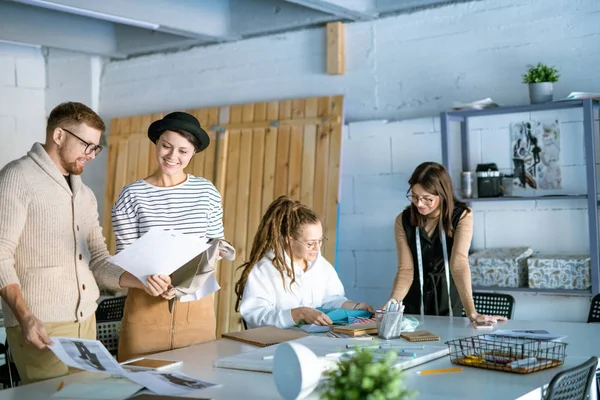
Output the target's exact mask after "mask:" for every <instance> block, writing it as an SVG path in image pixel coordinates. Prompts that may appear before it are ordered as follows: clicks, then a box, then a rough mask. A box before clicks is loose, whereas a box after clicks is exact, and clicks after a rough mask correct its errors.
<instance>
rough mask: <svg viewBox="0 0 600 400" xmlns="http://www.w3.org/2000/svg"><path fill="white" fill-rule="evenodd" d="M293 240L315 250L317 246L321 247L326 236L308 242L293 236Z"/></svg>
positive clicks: (325, 240)
mask: <svg viewBox="0 0 600 400" xmlns="http://www.w3.org/2000/svg"><path fill="white" fill-rule="evenodd" d="M294 240H295V241H297V242H300V243H302V244H303V245H305V246H306V247H308V248H309V249H310V250H317V248H319V249H320V248H322V247H323V245H324V244H325V243H326V242H327V238H326V237H323V238H321V239H319V240H315V241H314V242H310V243H306V242H303V241H302V240H298V239H296V238H294Z"/></svg>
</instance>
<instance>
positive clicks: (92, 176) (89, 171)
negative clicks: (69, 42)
mask: <svg viewBox="0 0 600 400" xmlns="http://www.w3.org/2000/svg"><path fill="white" fill-rule="evenodd" d="M103 63H104V61H103V59H102V58H101V57H98V56H93V57H90V56H88V55H85V54H79V53H73V52H70V51H63V50H56V49H50V50H49V51H48V67H47V70H48V72H47V73H48V89H47V90H46V112H47V114H50V111H52V109H53V108H54V107H56V106H57V105H58V104H60V103H62V102H65V101H78V102H80V103H83V104H85V105H87V106H88V107H90V108H91V109H92V110H94V111H96V112H99V111H98V108H99V104H98V103H99V87H100V77H101V75H102V65H103ZM102 117H103V116H102ZM103 119H104V121H105V123H106V125H107V126H108V119H106V118H103ZM107 156H108V151H106V150H104V151H102V153H100V155H98V157H96V159H95V160H94V161H93V162H92V163H90V164H88V165H87V166H86V168H85V172H84V174H83V179H84V182H85V183H86V184H87V185H88V186H90V187H91V188H92V190H93V191H94V194H95V195H96V198H97V200H98V208H99V210H103V209H104V208H103V207H104V186H105V183H106V162H107V159H108V158H107Z"/></svg>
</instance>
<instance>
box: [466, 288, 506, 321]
mask: <svg viewBox="0 0 600 400" xmlns="http://www.w3.org/2000/svg"><path fill="white" fill-rule="evenodd" d="M473 301H474V303H475V311H477V313H479V314H485V315H500V316H502V317H506V318H508V319H511V318H512V317H513V314H514V310H515V298H514V297H512V296H511V295H510V294H496V293H478V292H475V293H473ZM462 316H463V317H466V316H467V314H466V313H465V310H464V309H463V312H462Z"/></svg>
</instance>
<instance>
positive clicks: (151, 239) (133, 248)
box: [108, 228, 210, 285]
mask: <svg viewBox="0 0 600 400" xmlns="http://www.w3.org/2000/svg"><path fill="white" fill-rule="evenodd" d="M209 247H210V244H208V239H207V238H200V237H197V236H194V235H185V234H183V233H180V232H176V231H165V230H162V229H157V228H150V230H149V231H148V232H147V233H146V234H145V235H143V236H142V237H140V238H139V239H138V240H136V241H135V242H133V243H132V244H131V245H129V246H127V247H126V248H125V249H124V250H123V251H121V252H120V253H118V254H116V255H114V256H112V257H110V258H108V261H109V262H110V263H112V264H115V265H118V266H119V267H121V268H123V269H124V270H125V271H127V272H129V273H130V274H132V275H133V276H135V277H136V278H138V279H139V280H140V281H142V282H143V283H144V285H145V284H146V279H147V277H148V276H149V275H155V274H164V275H169V274H171V273H173V272H174V271H175V270H177V269H178V268H180V267H181V266H182V265H184V264H185V263H187V262H188V261H190V260H191V259H192V258H194V257H196V256H197V255H198V254H200V253H202V252H204V251H206V250H207V249H208V248H209Z"/></svg>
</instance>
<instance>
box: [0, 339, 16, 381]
mask: <svg viewBox="0 0 600 400" xmlns="http://www.w3.org/2000/svg"><path fill="white" fill-rule="evenodd" d="M0 354H4V364H2V365H0V383H2V387H3V388H4V389H8V388H12V387H15V386H19V382H21V377H20V376H19V372H18V371H17V366H16V365H15V363H14V362H13V358H12V355H11V352H10V349H9V347H8V341H6V342H5V344H0Z"/></svg>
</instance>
